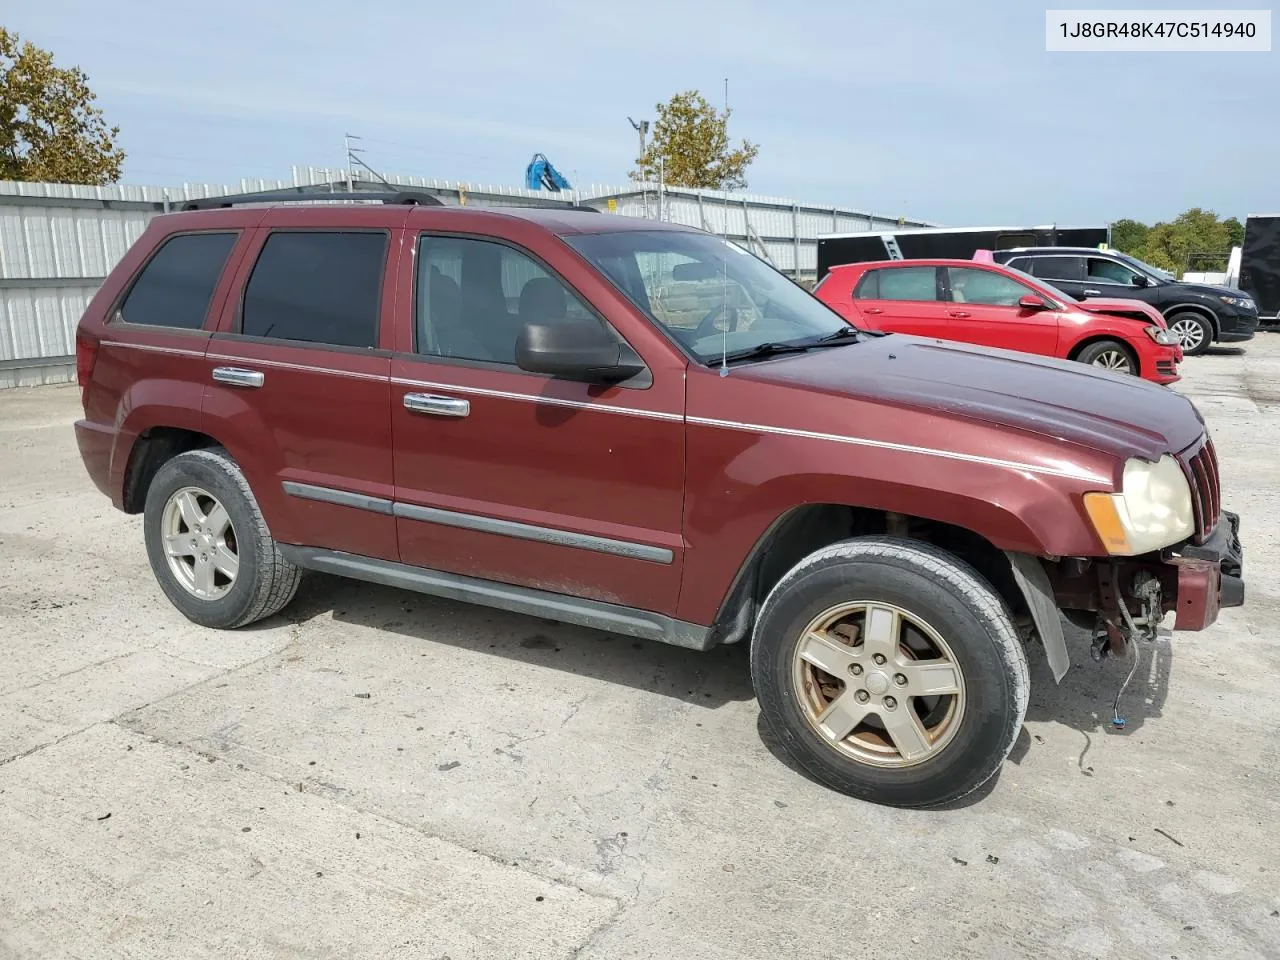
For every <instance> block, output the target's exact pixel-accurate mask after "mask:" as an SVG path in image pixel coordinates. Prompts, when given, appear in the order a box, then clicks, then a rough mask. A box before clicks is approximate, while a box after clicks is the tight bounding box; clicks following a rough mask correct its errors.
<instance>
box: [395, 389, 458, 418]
mask: <svg viewBox="0 0 1280 960" xmlns="http://www.w3.org/2000/svg"><path fill="white" fill-rule="evenodd" d="M404 406H405V409H406V410H412V411H413V412H414V413H429V414H432V415H433V416H437V417H465V416H466V415H467V414H469V413H470V412H471V401H469V400H459V399H458V398H457V397H438V396H436V395H434V394H431V393H406V394H405V395H404Z"/></svg>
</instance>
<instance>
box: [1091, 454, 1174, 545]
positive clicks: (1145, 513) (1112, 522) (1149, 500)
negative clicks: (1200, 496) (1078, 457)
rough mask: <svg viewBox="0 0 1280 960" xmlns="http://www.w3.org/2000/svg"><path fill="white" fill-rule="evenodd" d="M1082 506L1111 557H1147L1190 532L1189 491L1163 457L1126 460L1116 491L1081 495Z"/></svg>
mask: <svg viewBox="0 0 1280 960" xmlns="http://www.w3.org/2000/svg"><path fill="white" fill-rule="evenodd" d="M1084 507H1085V511H1086V512H1087V513H1088V515H1089V519H1090V521H1092V523H1093V528H1094V530H1096V531H1097V533H1098V537H1099V538H1100V539H1101V540H1102V543H1103V545H1104V546H1105V547H1106V548H1107V552H1108V553H1110V554H1112V555H1113V556H1136V555H1137V554H1141V553H1150V552H1151V551H1153V550H1159V549H1160V548H1161V547H1167V546H1169V545H1170V544H1174V543H1178V542H1179V541H1181V540H1185V539H1187V538H1188V537H1190V536H1191V535H1192V534H1193V533H1195V531H1196V524H1195V515H1194V513H1193V512H1192V508H1191V488H1190V487H1189V486H1188V485H1187V478H1186V475H1185V474H1184V473H1183V472H1182V467H1181V466H1180V465H1179V464H1178V461H1177V460H1175V459H1174V458H1173V457H1172V456H1169V455H1168V454H1166V455H1165V456H1163V457H1161V458H1160V459H1159V461H1157V462H1156V463H1148V462H1147V461H1145V460H1138V459H1136V458H1135V459H1132V460H1129V461H1128V462H1127V463H1125V465H1124V481H1123V483H1122V486H1121V491H1120V492H1119V493H1086V494H1085V495H1084Z"/></svg>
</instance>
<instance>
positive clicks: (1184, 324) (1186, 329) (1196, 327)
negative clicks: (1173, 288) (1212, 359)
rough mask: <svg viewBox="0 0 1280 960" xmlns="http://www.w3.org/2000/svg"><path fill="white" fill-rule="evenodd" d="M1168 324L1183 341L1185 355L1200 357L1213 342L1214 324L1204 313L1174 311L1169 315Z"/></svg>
mask: <svg viewBox="0 0 1280 960" xmlns="http://www.w3.org/2000/svg"><path fill="white" fill-rule="evenodd" d="M1168 325H1169V329H1170V330H1172V331H1173V332H1174V333H1176V334H1177V335H1178V339H1179V340H1180V341H1182V353H1183V355H1184V356H1187V357H1198V356H1200V354H1202V353H1204V352H1205V351H1206V350H1208V349H1209V345H1210V344H1212V343H1213V324H1212V323H1210V322H1209V321H1208V319H1206V318H1205V316H1204V314H1202V313H1196V312H1195V311H1194V310H1183V311H1181V312H1178V313H1172V314H1170V315H1169V318H1168Z"/></svg>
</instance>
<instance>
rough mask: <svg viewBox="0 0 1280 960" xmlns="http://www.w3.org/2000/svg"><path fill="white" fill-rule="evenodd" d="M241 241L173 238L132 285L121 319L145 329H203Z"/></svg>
mask: <svg viewBox="0 0 1280 960" xmlns="http://www.w3.org/2000/svg"><path fill="white" fill-rule="evenodd" d="M237 236H238V234H236V233H186V234H180V235H179V236H176V237H170V238H169V239H168V240H166V241H165V242H164V243H163V244H161V246H160V249H159V250H157V251H156V253H155V255H154V256H153V257H152V258H151V259H150V260H148V261H147V263H146V265H145V266H144V267H143V268H142V270H141V272H140V273H139V274H138V276H137V278H136V279H135V280H134V281H133V284H132V286H131V287H130V288H129V292H128V293H127V294H125V297H124V300H123V301H121V303H120V318H121V319H122V320H123V321H124V322H125V323H130V324H137V325H139V326H145V327H170V328H175V329H181V330H198V329H200V328H201V327H203V326H204V322H205V317H206V316H207V315H208V313H209V302H210V301H211V300H212V299H213V291H214V289H215V288H216V287H217V286H218V278H219V277H221V276H222V270H223V267H225V266H226V263H227V257H229V256H230V255H231V248H232V247H234V246H235V244H236V238H237Z"/></svg>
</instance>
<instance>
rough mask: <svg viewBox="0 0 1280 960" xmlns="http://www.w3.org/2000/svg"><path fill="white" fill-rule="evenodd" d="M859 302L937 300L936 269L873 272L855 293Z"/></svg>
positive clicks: (902, 269)
mask: <svg viewBox="0 0 1280 960" xmlns="http://www.w3.org/2000/svg"><path fill="white" fill-rule="evenodd" d="M854 297H855V298H856V299H858V300H926V301H927V300H937V299H938V271H937V268H936V267H890V268H885V269H881V270H872V271H870V272H868V273H867V275H866V276H864V277H863V278H862V281H861V282H860V283H859V284H858V289H857V290H856V291H854Z"/></svg>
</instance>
